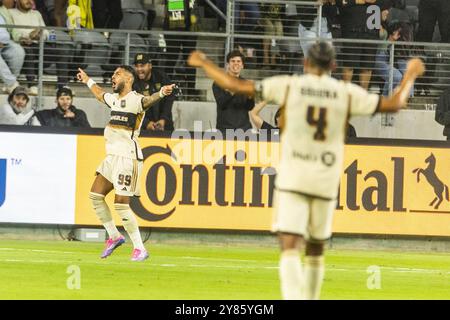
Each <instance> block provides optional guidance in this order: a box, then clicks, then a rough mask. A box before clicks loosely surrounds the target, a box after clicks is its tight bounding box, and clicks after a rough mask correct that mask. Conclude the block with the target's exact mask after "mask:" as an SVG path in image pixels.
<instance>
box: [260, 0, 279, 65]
mask: <svg viewBox="0 0 450 320" xmlns="http://www.w3.org/2000/svg"><path fill="white" fill-rule="evenodd" d="M261 13H262V14H261V16H262V19H261V24H262V25H263V26H264V35H266V36H268V35H269V36H277V37H281V36H283V24H282V23H281V17H282V5H281V4H276V3H267V4H264V3H263V4H261ZM275 46H276V40H275V39H267V38H265V39H264V40H263V68H265V69H267V68H269V69H274V68H276V65H277V62H276V52H275V50H274V48H275ZM271 48H272V49H271Z"/></svg>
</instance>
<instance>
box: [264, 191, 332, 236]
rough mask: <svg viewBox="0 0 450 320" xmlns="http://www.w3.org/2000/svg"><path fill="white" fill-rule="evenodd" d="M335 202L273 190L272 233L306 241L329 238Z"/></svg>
mask: <svg viewBox="0 0 450 320" xmlns="http://www.w3.org/2000/svg"><path fill="white" fill-rule="evenodd" d="M335 208H336V200H323V199H319V198H314V197H310V196H306V195H302V194H298V193H293V192H286V191H279V190H275V194H274V215H273V217H274V219H273V225H272V231H273V232H282V233H291V234H297V235H300V236H303V237H304V238H305V239H306V240H308V241H312V242H313V241H324V240H327V239H329V238H330V237H331V228H332V224H333V214H334V210H335Z"/></svg>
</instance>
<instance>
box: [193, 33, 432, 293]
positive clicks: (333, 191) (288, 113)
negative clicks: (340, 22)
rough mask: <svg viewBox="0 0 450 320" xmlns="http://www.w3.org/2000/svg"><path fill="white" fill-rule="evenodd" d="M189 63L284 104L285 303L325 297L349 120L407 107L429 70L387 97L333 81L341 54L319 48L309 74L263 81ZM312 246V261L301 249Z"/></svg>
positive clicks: (279, 227) (280, 202) (417, 66)
mask: <svg viewBox="0 0 450 320" xmlns="http://www.w3.org/2000/svg"><path fill="white" fill-rule="evenodd" d="M188 63H189V64H190V65H191V66H194V67H201V68H203V69H204V70H205V72H206V74H207V75H208V76H209V77H210V78H212V79H213V80H214V81H215V82H216V83H217V84H218V85H219V86H221V87H222V88H224V89H228V90H230V91H232V92H236V93H242V94H246V95H248V96H255V95H256V96H258V97H259V98H260V99H263V100H265V101H267V102H273V103H275V104H278V105H280V106H284V107H285V108H284V112H283V114H282V115H281V119H282V123H283V126H282V128H281V130H282V133H281V150H282V151H281V159H280V165H279V168H278V174H277V178H276V182H275V187H276V192H275V202H274V203H275V204H274V210H275V211H274V224H273V231H274V232H278V234H279V239H280V245H281V258H280V269H279V270H280V271H279V272H280V281H281V291H282V296H283V298H284V299H318V298H319V296H320V289H321V286H322V282H323V276H324V271H325V267H324V258H323V251H324V243H325V241H326V240H327V239H328V238H329V237H330V236H331V226H332V217H333V212H334V209H335V207H336V198H337V195H338V187H339V178H340V174H341V170H342V165H343V153H344V139H345V132H346V126H347V120H348V118H349V116H352V115H371V114H373V113H375V112H395V111H398V110H400V109H401V108H404V107H405V106H406V104H407V97H408V96H409V92H410V90H411V88H412V86H413V84H414V81H415V79H416V78H417V77H418V76H420V75H422V74H423V72H424V70H425V68H424V65H423V63H422V61H420V60H419V59H412V60H410V61H409V63H408V67H407V71H406V73H405V76H404V78H403V81H402V82H401V84H400V86H399V87H398V88H396V90H395V92H394V94H393V95H392V96H390V97H380V96H378V95H375V94H370V93H368V92H367V91H366V90H364V89H362V88H361V87H358V86H356V85H353V84H350V83H344V82H342V81H338V80H336V79H333V78H332V77H331V76H330V72H331V71H332V70H333V69H334V68H335V51H334V49H333V47H332V46H330V45H329V44H327V43H325V42H319V43H316V44H314V45H313V46H312V47H311V48H310V50H309V54H308V58H307V59H306V60H305V68H304V70H305V73H306V74H305V75H302V76H298V75H293V76H276V77H271V78H267V79H264V80H262V81H259V82H253V81H246V80H239V79H237V78H233V77H230V76H228V75H227V74H226V73H225V72H223V71H222V70H221V69H220V68H218V67H217V66H216V65H215V64H214V63H213V62H211V61H210V60H209V59H208V58H207V57H206V56H205V55H204V54H203V53H202V52H199V51H195V52H193V53H192V54H191V56H190V57H189V60H188ZM304 240H306V252H305V262H304V266H302V264H301V261H300V249H302V246H303V242H304Z"/></svg>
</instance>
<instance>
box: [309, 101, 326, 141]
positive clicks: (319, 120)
mask: <svg viewBox="0 0 450 320" xmlns="http://www.w3.org/2000/svg"><path fill="white" fill-rule="evenodd" d="M306 121H307V122H308V124H309V125H311V126H314V127H316V128H317V129H316V132H315V133H314V140H318V141H324V140H325V139H326V135H325V129H326V128H327V109H326V108H318V107H312V106H309V107H308V111H307V114H306Z"/></svg>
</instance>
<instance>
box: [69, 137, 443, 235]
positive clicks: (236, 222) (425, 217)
mask: <svg viewBox="0 0 450 320" xmlns="http://www.w3.org/2000/svg"><path fill="white" fill-rule="evenodd" d="M140 143H141V147H142V149H143V153H144V158H145V160H144V169H143V174H142V176H141V179H140V181H139V183H140V187H141V195H142V196H141V197H140V198H134V199H133V201H132V203H131V207H132V209H133V211H134V212H135V214H136V215H137V216H138V220H139V224H140V226H147V227H148V226H152V227H168V228H195V229H229V230H263V231H268V230H270V227H271V222H272V210H271V207H272V192H273V182H274V174H273V173H274V172H275V171H274V169H273V167H275V166H276V164H277V163H276V162H277V161H276V160H277V158H276V157H272V156H271V155H275V154H279V149H278V147H279V145H278V144H277V143H265V142H237V141H228V142H226V141H221V140H215V141H212V140H201V139H168V138H141V139H140ZM77 157H78V159H77V194H76V216H75V222H76V224H80V225H99V221H98V220H97V217H96V216H95V213H94V211H93V209H92V207H91V203H90V201H89V198H88V195H89V190H90V187H91V185H92V182H93V181H94V177H95V176H94V173H95V170H96V168H97V166H98V165H99V164H100V163H101V161H102V160H103V159H104V157H105V151H104V139H103V137H98V136H79V137H78V155H77ZM449 163H450V153H449V152H448V151H447V150H446V149H432V148H413V147H386V146H346V150H345V163H344V168H343V174H342V180H341V186H340V196H339V203H338V208H337V210H336V214H335V218H334V228H333V231H334V232H338V233H360V234H367V233H370V234H398V235H430V236H450V202H449V197H448V185H450V170H448V169H449V167H450V166H449V165H448V164H449ZM112 201H113V192H112V193H111V195H109V196H108V197H107V202H108V204H109V205H110V208H113V207H112ZM113 216H115V218H116V220H115V221H116V223H117V224H118V225H120V220H119V219H118V217H117V215H115V214H114V213H113Z"/></svg>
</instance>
